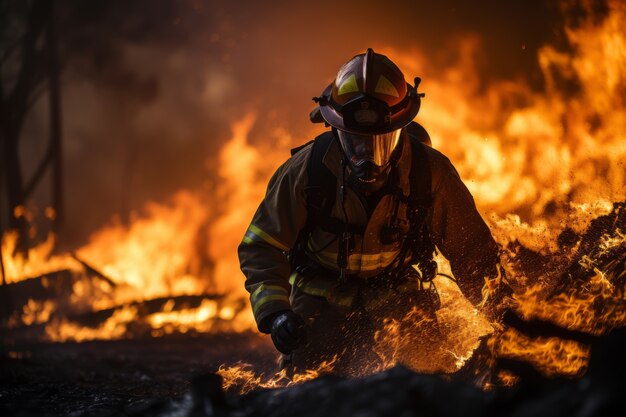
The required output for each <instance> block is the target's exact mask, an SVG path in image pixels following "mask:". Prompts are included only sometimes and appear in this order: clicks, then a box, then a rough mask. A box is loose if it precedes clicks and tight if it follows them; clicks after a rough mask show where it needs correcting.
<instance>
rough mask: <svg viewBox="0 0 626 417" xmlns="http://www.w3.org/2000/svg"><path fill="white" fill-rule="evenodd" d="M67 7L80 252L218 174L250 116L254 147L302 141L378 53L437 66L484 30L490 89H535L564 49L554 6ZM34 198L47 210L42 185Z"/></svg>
mask: <svg viewBox="0 0 626 417" xmlns="http://www.w3.org/2000/svg"><path fill="white" fill-rule="evenodd" d="M61 3H62V4H61V7H60V9H61V10H60V13H59V15H60V19H61V20H62V22H61V31H62V32H63V33H62V37H63V36H64V39H68V41H67V42H66V44H65V46H63V50H64V55H65V56H66V57H67V64H66V67H65V71H64V73H63V116H64V141H65V160H66V175H67V177H66V179H65V184H66V195H67V201H66V206H67V223H66V226H65V228H64V238H65V241H66V242H68V243H71V244H75V243H78V242H80V241H81V240H83V239H84V238H85V235H86V233H88V232H89V231H91V230H93V229H95V228H96V227H98V226H99V225H101V224H103V223H104V222H106V221H107V219H108V218H110V216H111V215H113V214H115V213H120V212H121V213H124V212H127V211H128V210H129V209H139V208H141V207H142V205H143V203H144V202H145V201H147V200H149V199H156V200H162V199H165V198H166V197H167V196H169V195H171V194H172V193H173V192H174V191H176V190H178V189H180V188H192V189H193V188H197V187H199V186H201V184H203V183H206V180H207V178H211V177H212V170H214V169H215V168H216V167H215V166H210V165H209V166H208V167H207V163H206V161H207V160H210V158H211V157H212V156H214V155H215V154H216V152H217V151H218V150H219V148H220V146H221V145H222V144H223V143H224V142H225V141H226V140H227V139H228V138H229V135H230V130H229V129H230V123H231V122H232V121H234V120H237V119H239V118H241V117H242V116H244V115H245V114H246V113H247V112H249V111H255V112H256V113H257V114H258V115H259V120H258V122H257V125H256V126H255V132H256V134H253V135H252V138H251V140H253V141H255V140H264V138H263V137H262V134H263V132H266V131H267V128H268V127H269V126H277V125H279V126H282V127H284V128H285V129H287V130H288V131H290V132H294V135H295V136H296V137H297V136H298V132H301V131H303V130H307V129H309V122H308V112H309V111H310V110H311V109H312V107H313V104H312V102H311V101H310V100H311V97H313V96H315V95H319V93H320V92H321V91H322V89H323V88H324V87H325V86H326V85H327V83H328V82H329V81H330V80H331V79H332V78H333V76H334V74H335V73H336V71H337V69H338V68H339V66H341V64H343V63H344V62H345V61H346V60H348V59H349V58H351V57H352V56H353V55H355V54H357V53H361V52H363V51H364V50H365V49H366V48H367V47H369V46H374V47H376V46H382V47H391V48H394V49H397V50H419V51H421V52H422V53H423V55H424V56H427V57H429V61H430V62H428V67H429V68H431V69H435V70H436V68H438V67H439V66H441V67H445V66H446V65H450V64H451V63H453V62H454V60H455V59H456V58H455V54H456V53H457V51H456V50H455V48H454V45H455V44H457V43H458V42H459V40H460V39H463V38H464V37H467V36H472V35H477V36H478V37H479V39H480V48H479V50H480V53H479V56H478V57H477V60H478V68H479V73H480V76H481V81H482V83H484V84H488V83H489V82H491V81H493V80H496V79H522V80H525V81H526V82H527V83H528V84H529V85H530V86H531V88H534V89H536V90H538V91H539V90H541V88H542V78H541V72H540V71H539V68H538V65H537V62H536V54H537V49H538V48H539V47H540V46H541V45H543V44H546V43H551V44H555V45H557V46H560V47H564V46H565V45H560V43H563V42H564V41H563V39H564V38H563V18H562V17H561V12H560V9H559V7H558V6H556V5H554V3H555V2H552V1H514V0H506V1H497V2H496V1H487V0H480V1H472V2H466V1H451V0H446V1H438V2H431V1H406V0H405V1H345V2H331V1H310V2H293V1H282V0H281V1H267V2H260V1H216V0H212V1H165V0H155V1H152V0H150V1H149V0H138V1H133V2H125V1H111V2H106V3H104V4H100V5H97V6H96V5H95V3H92V2H82V3H81V2H72V1H70V0H67V1H64V2H61ZM63 19H65V21H63ZM67 22H70V23H67ZM71 22H80V24H75V25H74V26H76V27H77V28H75V29H72V28H73V25H72V24H71ZM65 32H67V33H65ZM392 58H393V57H392ZM413 75H418V74H406V76H407V79H410V77H412V76H413ZM425 82H426V80H425ZM46 111H47V110H46V105H45V100H42V102H41V103H39V105H38V106H37V107H36V108H35V109H34V111H33V112H32V114H31V115H30V117H29V119H28V123H27V125H26V127H25V131H24V140H23V144H22V145H23V146H22V158H23V160H24V163H25V164H26V165H27V166H26V171H27V173H28V172H30V171H29V170H32V169H33V165H35V161H36V160H37V159H38V158H39V157H40V156H41V155H42V154H43V152H44V148H45V143H46V140H47V139H46V129H47V127H46V126H47V124H46V123H47V120H46ZM265 140H267V139H265ZM42 188H43V187H42ZM36 199H37V202H36V204H37V205H39V206H42V205H44V204H45V201H46V200H47V195H46V192H45V190H41V191H40V192H39V193H38V194H37V196H36Z"/></svg>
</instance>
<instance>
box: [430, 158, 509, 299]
mask: <svg viewBox="0 0 626 417" xmlns="http://www.w3.org/2000/svg"><path fill="white" fill-rule="evenodd" d="M429 155H430V156H429V159H430V162H431V170H432V171H433V205H432V210H431V213H430V224H429V225H430V232H431V236H432V238H433V241H434V243H435V245H437V247H438V248H439V250H440V251H441V253H442V254H443V255H444V256H445V257H446V258H447V259H448V261H450V266H451V268H452V273H453V274H454V276H455V277H456V279H457V282H458V285H459V288H460V289H461V291H462V292H463V294H464V295H465V297H467V298H468V299H469V300H470V301H471V302H472V303H473V304H474V305H478V304H479V303H480V302H481V298H482V296H481V290H482V288H483V285H484V284H485V279H486V278H490V279H492V278H496V277H497V276H498V264H499V249H498V245H497V244H496V242H495V241H494V239H493V237H492V236H491V232H490V231H489V228H488V227H487V225H486V224H485V222H484V221H483V219H482V218H481V217H480V214H479V213H478V210H477V209H476V205H475V204H474V199H473V198H472V195H471V194H470V192H469V190H468V189H467V187H466V186H465V184H463V181H462V180H461V178H460V177H459V174H458V173H457V171H456V169H455V168H454V167H453V166H452V163H451V162H450V160H449V159H448V158H446V157H445V156H443V155H442V154H440V153H438V152H436V151H434V150H433V151H432V152H430V153H429Z"/></svg>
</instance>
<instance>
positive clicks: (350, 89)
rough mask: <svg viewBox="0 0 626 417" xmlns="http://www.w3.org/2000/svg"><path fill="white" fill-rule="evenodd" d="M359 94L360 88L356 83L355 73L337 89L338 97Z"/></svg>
mask: <svg viewBox="0 0 626 417" xmlns="http://www.w3.org/2000/svg"><path fill="white" fill-rule="evenodd" d="M358 92H359V86H358V84H357V83H356V75H355V74H354V73H352V74H350V76H349V77H348V78H347V79H346V80H345V81H344V82H343V83H342V84H341V85H340V86H339V88H338V89H337V94H338V95H343V94H348V93H358Z"/></svg>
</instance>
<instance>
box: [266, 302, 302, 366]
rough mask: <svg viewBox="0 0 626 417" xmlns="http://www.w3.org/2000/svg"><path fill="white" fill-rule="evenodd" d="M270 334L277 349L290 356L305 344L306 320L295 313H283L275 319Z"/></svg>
mask: <svg viewBox="0 0 626 417" xmlns="http://www.w3.org/2000/svg"><path fill="white" fill-rule="evenodd" d="M270 333H271V335H272V342H274V346H276V349H278V351H279V352H281V353H284V354H285V355H289V354H290V353H291V352H293V351H294V350H295V349H296V348H298V347H299V346H301V345H302V344H303V343H304V338H305V335H306V331H305V328H304V320H302V318H301V317H300V316H299V315H297V314H296V313H294V312H293V311H290V310H288V311H283V312H281V313H278V314H277V315H276V317H275V318H274V321H273V322H272V327H271V330H270Z"/></svg>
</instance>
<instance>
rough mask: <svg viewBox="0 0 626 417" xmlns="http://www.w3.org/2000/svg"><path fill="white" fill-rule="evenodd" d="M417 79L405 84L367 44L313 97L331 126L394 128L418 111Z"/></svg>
mask: <svg viewBox="0 0 626 417" xmlns="http://www.w3.org/2000/svg"><path fill="white" fill-rule="evenodd" d="M419 80H420V79H419V78H416V79H415V85H414V86H412V85H410V84H408V83H407V82H406V81H405V80H404V75H403V74H402V71H400V69H399V68H398V67H397V66H396V65H395V64H394V63H393V62H391V60H390V59H389V58H387V57H386V56H385V55H381V54H377V53H375V52H374V50H372V49H371V48H370V49H368V50H367V52H366V53H364V54H359V55H356V56H355V57H353V58H352V59H351V60H350V61H348V62H347V63H346V64H345V65H344V66H342V67H341V69H340V70H339V72H338V73H337V77H336V78H335V81H334V82H333V83H331V84H330V85H329V86H328V87H326V89H325V90H324V92H323V93H322V95H321V96H320V97H315V98H314V100H315V101H316V102H318V103H319V106H320V107H319V111H320V112H319V113H318V115H319V114H321V117H322V118H323V119H324V121H325V122H326V123H327V124H329V125H331V126H333V127H334V128H336V129H338V130H340V131H343V132H348V133H352V134H356V135H375V134H384V133H389V132H393V131H395V130H398V129H401V128H403V127H405V126H406V125H408V124H409V123H410V122H411V121H412V120H413V118H415V116H416V115H417V112H418V111H419V108H420V102H421V97H423V94H420V93H418V92H417V86H418V84H419ZM316 113H317V112H316ZM318 117H319V116H318ZM312 120H313V116H312Z"/></svg>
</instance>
